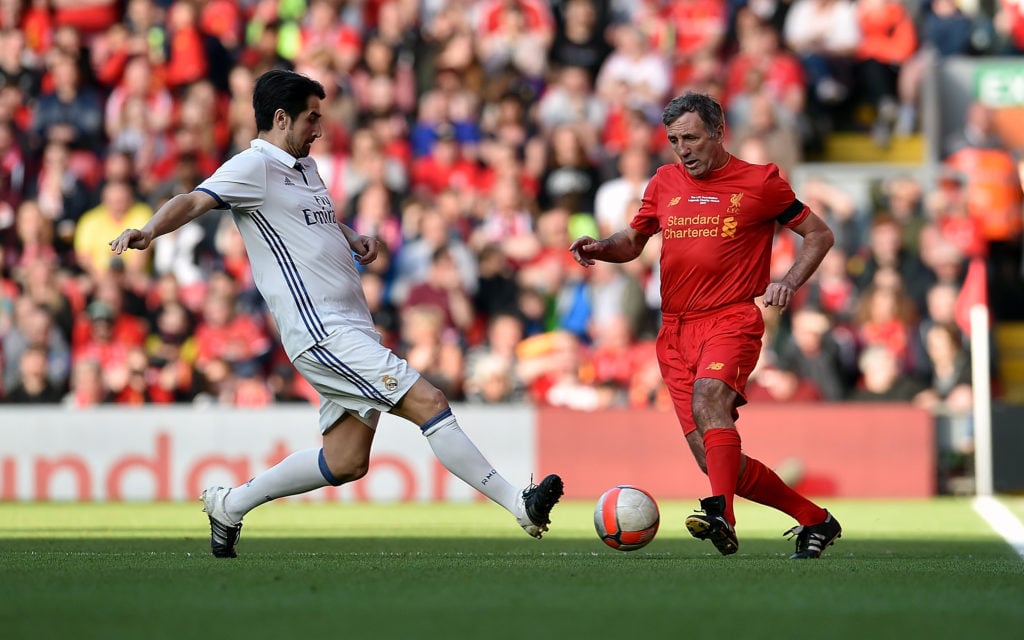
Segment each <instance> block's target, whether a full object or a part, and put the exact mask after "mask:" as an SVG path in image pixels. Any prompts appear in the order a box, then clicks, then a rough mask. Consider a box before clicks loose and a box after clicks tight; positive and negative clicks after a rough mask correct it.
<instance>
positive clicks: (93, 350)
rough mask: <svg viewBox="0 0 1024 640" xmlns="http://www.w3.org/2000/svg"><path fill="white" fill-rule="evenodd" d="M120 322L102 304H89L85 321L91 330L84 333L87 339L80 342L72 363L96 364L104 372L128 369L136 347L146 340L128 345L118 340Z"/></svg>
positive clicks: (98, 302) (115, 314)
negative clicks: (116, 332)
mask: <svg viewBox="0 0 1024 640" xmlns="http://www.w3.org/2000/svg"><path fill="white" fill-rule="evenodd" d="M118 319H119V318H118V314H117V312H116V311H115V310H114V309H113V308H111V306H110V305H108V304H107V303H105V302H103V301H102V300H95V301H93V302H91V303H89V307H88V308H87V309H86V318H85V322H86V323H87V325H88V326H87V327H86V328H85V329H83V330H82V331H81V333H84V334H87V337H85V338H84V339H80V340H78V341H77V342H76V344H75V347H74V349H73V350H72V359H73V360H74V361H75V362H79V361H81V360H94V361H96V362H98V363H100V365H101V366H102V367H103V370H104V371H114V370H115V369H117V368H119V367H120V368H123V367H125V366H126V363H127V360H128V353H129V351H130V350H131V348H132V347H133V346H138V345H141V344H142V340H141V339H136V340H133V341H132V342H127V341H122V340H120V339H118V337H117V336H116V334H115V330H114V327H115V323H116V322H117V321H118ZM122 326H124V325H122Z"/></svg>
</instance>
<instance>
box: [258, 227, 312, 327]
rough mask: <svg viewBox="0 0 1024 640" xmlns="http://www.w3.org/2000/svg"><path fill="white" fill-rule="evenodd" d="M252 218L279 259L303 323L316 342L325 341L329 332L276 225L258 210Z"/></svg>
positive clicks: (282, 272) (278, 262)
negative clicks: (275, 227) (275, 228)
mask: <svg viewBox="0 0 1024 640" xmlns="http://www.w3.org/2000/svg"><path fill="white" fill-rule="evenodd" d="M250 217H251V218H252V221H253V222H255V223H256V227H257V228H258V229H259V231H260V234H261V235H262V236H263V239H264V240H266V242H267V246H268V247H269V248H270V250H271V251H272V252H273V254H274V256H276V257H277V264H278V265H280V267H281V274H282V275H283V276H284V279H285V282H287V283H288V289H289V290H290V291H291V292H292V298H294V300H295V306H296V307H298V309H299V314H300V315H301V316H302V321H303V323H305V325H306V328H307V329H308V330H309V333H310V335H312V336H313V338H314V339H315V340H323V339H324V338H326V337H327V330H326V329H324V323H323V322H321V320H320V317H319V316H318V315H317V313H316V307H315V306H313V301H312V300H310V298H309V291H307V290H306V286H305V285H304V284H303V282H302V276H301V275H300V274H299V270H298V269H297V268H296V267H295V261H294V260H292V257H291V255H289V254H288V247H287V245H285V243H284V240H283V239H282V238H281V236H280V235H279V234H278V233H277V232H276V231H275V230H274V225H272V224H271V223H270V221H269V220H267V218H266V216H264V215H263V212H262V211H260V210H259V209H257V210H255V211H253V212H252V213H251V214H250Z"/></svg>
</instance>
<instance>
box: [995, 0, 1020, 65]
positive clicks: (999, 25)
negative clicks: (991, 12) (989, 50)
mask: <svg viewBox="0 0 1024 640" xmlns="http://www.w3.org/2000/svg"><path fill="white" fill-rule="evenodd" d="M994 22H995V28H996V32H997V33H998V34H999V35H1000V36H1001V37H1002V38H1003V39H1004V40H1005V44H1003V47H1002V48H1003V51H1002V53H1004V54H1007V55H1015V54H1017V55H1019V54H1021V53H1024V3H1022V2H1021V1H1020V0H1000V1H999V7H998V9H997V10H996V15H995V21H994Z"/></svg>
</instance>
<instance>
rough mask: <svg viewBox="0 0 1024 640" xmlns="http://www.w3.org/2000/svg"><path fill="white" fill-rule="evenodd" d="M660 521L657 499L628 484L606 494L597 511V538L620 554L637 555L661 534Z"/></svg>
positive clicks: (595, 524) (595, 513) (595, 512)
mask: <svg viewBox="0 0 1024 640" xmlns="http://www.w3.org/2000/svg"><path fill="white" fill-rule="evenodd" d="M660 519H661V514H660V512H659V511H658V503H657V502H655V501H654V497H653V496H651V494H649V493H647V492H646V491H644V490H643V489H638V488H637V487H634V486H631V485H627V484H623V485H619V486H617V487H612V488H611V489H609V490H607V491H605V492H604V494H603V495H602V496H601V497H600V499H598V501H597V506H596V507H595V508H594V528H595V529H597V536H598V537H599V538H601V541H602V542H604V543H605V544H606V545H608V546H609V547H611V548H612V549H618V550H619V551H636V550H637V549H642V548H643V547H645V546H647V544H648V543H649V542H650V541H651V540H653V539H654V535H655V534H656V533H658V524H659V522H660Z"/></svg>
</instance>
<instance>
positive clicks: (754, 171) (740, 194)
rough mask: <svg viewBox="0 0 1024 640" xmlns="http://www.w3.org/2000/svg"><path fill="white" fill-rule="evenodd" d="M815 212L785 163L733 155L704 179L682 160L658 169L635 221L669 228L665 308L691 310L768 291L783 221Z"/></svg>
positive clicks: (653, 229) (648, 227)
mask: <svg viewBox="0 0 1024 640" xmlns="http://www.w3.org/2000/svg"><path fill="white" fill-rule="evenodd" d="M808 215H810V209H808V208H807V206H806V205H804V204H803V203H802V202H800V201H799V200H797V199H796V195H795V194H794V193H793V189H792V187H790V185H789V183H788V182H786V180H785V179H783V178H782V177H781V176H780V175H779V168H778V167H777V166H775V165H774V164H768V165H757V164H750V163H748V162H744V161H743V160H740V159H739V158H736V157H734V156H730V157H729V161H728V162H727V163H726V164H725V166H724V167H722V168H720V169H716V170H715V171H713V172H712V173H711V175H710V177H708V178H705V179H702V180H697V179H695V178H692V177H690V174H688V173H686V169H684V168H683V165H682V164H673V165H665V166H663V167H661V168H660V169H658V171H657V173H656V174H655V175H654V178H652V179H651V181H650V183H648V185H647V191H646V192H645V193H644V197H643V202H642V204H641V205H640V211H639V212H638V213H637V215H636V217H634V218H633V220H632V222H631V223H630V225H631V226H632V227H633V228H634V229H636V230H637V231H638V232H640V233H642V234H644V235H647V236H651V235H654V234H655V233H658V232H659V231H660V232H662V239H663V246H662V249H661V308H662V311H663V312H664V313H683V314H685V313H687V312H695V311H708V310H711V309H716V308H718V307H722V306H725V305H728V304H733V303H736V302H742V301H745V300H752V299H754V298H755V297H757V296H759V295H761V294H762V293H764V290H765V288H767V286H768V267H769V264H770V261H771V251H772V238H773V236H774V235H775V225H776V224H777V223H781V224H784V225H785V226H787V227H795V226H797V225H799V224H800V223H801V222H803V221H804V220H805V219H806V218H807V216H808Z"/></svg>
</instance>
